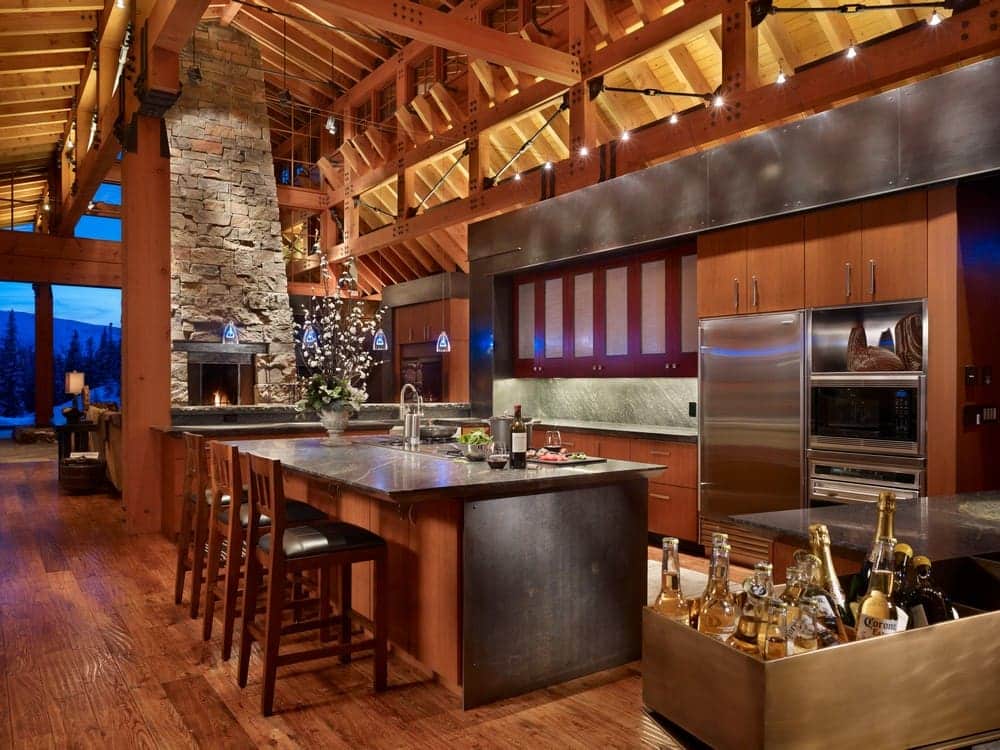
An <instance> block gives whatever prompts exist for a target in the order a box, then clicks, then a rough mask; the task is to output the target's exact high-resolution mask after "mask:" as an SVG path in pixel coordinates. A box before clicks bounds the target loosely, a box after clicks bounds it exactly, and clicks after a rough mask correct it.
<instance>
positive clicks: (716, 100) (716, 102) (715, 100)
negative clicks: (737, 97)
mask: <svg viewBox="0 0 1000 750" xmlns="http://www.w3.org/2000/svg"><path fill="white" fill-rule="evenodd" d="M725 103H726V100H725V99H723V98H722V94H715V95H714V96H713V97H712V106H713V107H715V108H716V109H719V108H720V107H722V106H723V105H724V104H725Z"/></svg>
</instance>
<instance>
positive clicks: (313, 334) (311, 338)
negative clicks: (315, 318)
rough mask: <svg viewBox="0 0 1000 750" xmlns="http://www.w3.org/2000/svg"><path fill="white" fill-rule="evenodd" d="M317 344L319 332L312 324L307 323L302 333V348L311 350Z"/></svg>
mask: <svg viewBox="0 0 1000 750" xmlns="http://www.w3.org/2000/svg"><path fill="white" fill-rule="evenodd" d="M317 343H319V332H318V331H317V330H316V327H315V326H314V325H313V324H312V323H307V324H306V327H305V329H304V330H303V331H302V346H303V347H304V348H306V349H312V348H313V347H315V346H316V344H317Z"/></svg>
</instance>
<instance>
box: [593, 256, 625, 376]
mask: <svg viewBox="0 0 1000 750" xmlns="http://www.w3.org/2000/svg"><path fill="white" fill-rule="evenodd" d="M630 265H632V264H631V263H628V262H617V263H612V264H609V265H608V266H605V267H604V268H602V269H600V270H599V271H598V273H597V295H596V297H595V300H596V302H597V325H596V337H595V338H596V342H597V354H596V357H597V361H596V368H595V370H594V373H593V374H595V375H597V376H598V377H627V376H629V375H632V374H633V362H632V359H631V356H630V355H631V353H632V352H633V351H634V347H633V346H631V339H632V335H631V332H632V331H634V330H635V327H634V326H635V315H634V313H633V312H631V309H630V308H631V307H632V305H633V303H634V302H635V296H634V289H633V288H631V287H633V285H634V281H633V278H634V274H633V273H630Z"/></svg>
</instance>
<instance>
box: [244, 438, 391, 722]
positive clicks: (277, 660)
mask: <svg viewBox="0 0 1000 750" xmlns="http://www.w3.org/2000/svg"><path fill="white" fill-rule="evenodd" d="M248 458H249V469H250V472H249V473H250V506H251V514H250V519H251V521H250V526H249V530H248V533H247V540H248V543H247V549H248V553H247V565H246V579H245V584H244V586H243V589H244V598H243V611H244V612H247V613H250V614H248V615H247V616H245V617H244V618H243V620H242V632H241V638H240V663H239V684H240V687H245V686H246V684H247V676H248V672H249V666H250V648H251V645H252V644H253V642H254V641H259V642H260V643H261V645H262V649H263V662H264V681H263V690H262V694H261V711H262V712H263V714H264V715H265V716H270V715H271V713H272V711H273V707H274V687H275V680H276V677H277V669H278V667H279V666H283V665H287V664H296V663H299V662H303V661H309V660H312V659H321V658H326V657H330V656H339V657H340V658H341V661H345V662H346V661H349V660H350V656H351V654H352V653H354V652H356V651H363V650H368V649H373V650H374V654H375V659H374V673H375V674H374V682H375V690H376V691H381V690H384V689H385V687H386V679H387V668H386V657H387V648H388V617H387V610H388V600H389V588H388V570H387V566H386V544H385V540H383V539H382V538H381V537H379V536H378V535H377V534H374V533H372V532H371V531H368V530H367V529H363V528H361V527H360V526H355V525H353V524H349V523H344V522H342V521H329V520H328V521H318V522H313V523H307V524H303V525H300V526H289V525H288V524H287V523H286V514H285V507H286V505H285V496H284V483H283V480H282V473H281V471H282V470H281V462H279V461H272V460H270V459H267V458H264V457H262V456H257V455H254V454H252V453H251V454H250V455H249V457H248ZM262 514H263V515H265V516H269V517H270V518H271V525H270V528H268V527H264V526H261V525H260V524H259V523H258V518H259V517H260V515H262ZM368 561H371V562H374V567H375V607H374V623H366V624H367V625H368V626H369V629H370V630H371V631H372V632H373V637H371V638H368V639H366V640H362V641H359V642H357V643H354V642H352V640H351V619H352V610H351V603H350V586H347V587H342V590H341V594H342V598H341V602H340V614H339V615H337V616H336V617H334V616H332V615H331V606H330V589H331V582H332V578H331V576H332V575H333V573H334V570H333V569H334V568H339V569H340V573H341V577H342V578H343V579H346V580H347V581H350V574H351V565H352V564H353V563H356V562H368ZM305 571H316V572H317V573H318V580H319V597H318V599H319V600H318V601H317V600H316V599H309V600H305V601H301V600H300V601H295V600H294V599H291V598H289V596H288V580H287V578H288V576H289V574H292V575H295V574H301V573H303V572H305ZM265 575H266V577H267V594H266V597H265V604H264V608H263V613H262V614H263V623H262V624H261V625H258V624H257V621H256V620H257V612H256V611H255V610H256V607H255V603H256V597H257V592H258V591H259V590H260V587H261V583H262V580H263V578H264V576H265ZM312 605H318V612H319V616H318V617H317V618H315V619H312V620H306V621H300V622H290V623H288V624H285V623H284V622H283V621H284V617H283V615H284V613H285V612H286V611H288V610H295V609H297V608H300V607H302V606H312ZM359 619H360V617H359ZM334 625H339V626H340V627H339V631H340V638H339V640H338V641H337V642H336V643H335V644H333V645H325V646H324V645H321V646H320V647H318V648H307V649H305V650H302V649H300V650H295V651H288V652H286V653H280V651H279V645H280V641H281V636H282V635H288V634H291V633H300V632H307V631H311V630H318V631H319V635H320V641H321V642H322V641H325V640H329V639H330V638H331V635H330V633H331V627H332V626H334Z"/></svg>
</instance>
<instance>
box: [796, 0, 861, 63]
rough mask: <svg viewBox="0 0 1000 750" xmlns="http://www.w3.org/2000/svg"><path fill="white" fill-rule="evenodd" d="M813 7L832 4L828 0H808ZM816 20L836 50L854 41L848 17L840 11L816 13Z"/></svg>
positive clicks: (823, 6) (844, 47)
mask: <svg viewBox="0 0 1000 750" xmlns="http://www.w3.org/2000/svg"><path fill="white" fill-rule="evenodd" d="M806 1H807V2H808V4H809V5H811V6H812V7H813V8H826V7H829V6H830V5H832V3H829V2H827V0H806ZM814 15H815V17H816V21H817V22H818V23H819V27H820V29H821V30H822V31H823V36H825V37H826V40H827V42H828V43H829V44H830V47H831V49H832V50H833V51H834V52H837V51H838V50H842V49H846V48H847V47H849V46H850V45H851V44H852V43H853V42H854V34H853V32H852V31H851V26H850V24H848V23H847V19H846V18H844V16H843V15H841V14H840V13H815V14H814Z"/></svg>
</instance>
